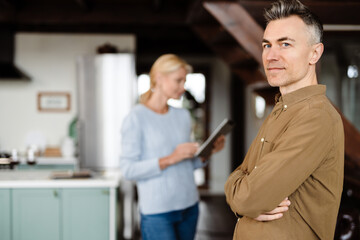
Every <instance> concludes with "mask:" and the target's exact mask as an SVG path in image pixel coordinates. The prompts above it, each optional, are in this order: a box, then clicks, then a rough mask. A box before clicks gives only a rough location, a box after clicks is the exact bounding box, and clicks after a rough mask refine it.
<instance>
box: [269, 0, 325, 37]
mask: <svg viewBox="0 0 360 240" xmlns="http://www.w3.org/2000/svg"><path fill="white" fill-rule="evenodd" d="M290 16H298V17H300V18H301V19H302V20H303V21H304V23H305V24H306V25H307V26H308V27H309V29H310V33H311V38H312V41H313V43H320V42H322V40H323V25H322V23H321V21H320V19H319V18H318V17H317V16H316V15H315V14H314V13H313V12H311V11H310V10H309V8H308V7H306V6H305V5H304V4H302V3H301V2H300V1H299V0H278V1H276V2H274V3H272V4H271V7H270V8H268V9H266V10H265V13H264V17H265V19H266V22H267V24H268V23H269V22H271V21H274V20H278V19H282V18H287V17H290Z"/></svg>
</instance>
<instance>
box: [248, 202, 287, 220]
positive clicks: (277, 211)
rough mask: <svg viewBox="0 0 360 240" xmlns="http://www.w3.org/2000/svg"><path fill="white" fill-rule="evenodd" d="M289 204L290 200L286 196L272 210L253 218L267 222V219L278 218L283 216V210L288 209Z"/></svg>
mask: <svg viewBox="0 0 360 240" xmlns="http://www.w3.org/2000/svg"><path fill="white" fill-rule="evenodd" d="M290 204H291V202H290V200H289V199H288V198H285V199H284V200H283V201H282V202H281V203H280V204H279V206H277V207H276V208H275V209H274V210H272V211H270V212H267V213H263V214H260V215H259V216H257V217H256V218H254V220H256V221H259V222H267V221H272V220H276V219H279V218H281V217H282V216H283V213H284V212H286V211H287V210H289V206H290Z"/></svg>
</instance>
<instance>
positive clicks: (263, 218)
mask: <svg viewBox="0 0 360 240" xmlns="http://www.w3.org/2000/svg"><path fill="white" fill-rule="evenodd" d="M282 216H283V214H282V213H277V214H273V215H267V214H262V215H259V216H258V217H257V218H254V219H255V220H257V221H260V222H267V221H272V220H276V219H279V218H281V217H282Z"/></svg>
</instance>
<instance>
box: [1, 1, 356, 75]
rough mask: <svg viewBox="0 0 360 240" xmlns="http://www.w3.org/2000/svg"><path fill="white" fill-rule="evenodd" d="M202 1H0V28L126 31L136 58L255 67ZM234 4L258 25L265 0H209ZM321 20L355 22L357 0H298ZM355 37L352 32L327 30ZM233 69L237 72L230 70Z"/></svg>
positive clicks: (335, 22)
mask: <svg viewBox="0 0 360 240" xmlns="http://www.w3.org/2000/svg"><path fill="white" fill-rule="evenodd" d="M204 2H205V1H204V0H51V1H49V0H0V31H1V29H3V30H10V31H13V32H62V33H128V34H135V35H136V41H137V42H136V52H137V56H138V58H139V57H141V56H159V55H161V54H163V53H168V52H172V53H176V54H180V55H191V56H199V55H201V56H204V55H205V56H208V55H217V56H220V57H222V58H226V62H227V63H229V64H230V65H231V66H239V65H241V66H242V68H258V63H257V62H256V61H255V60H254V57H253V56H251V54H249V53H248V52H247V51H246V50H244V49H243V46H241V45H239V43H238V42H237V41H236V40H235V39H234V37H232V36H231V34H229V33H228V32H227V31H226V30H225V29H224V27H223V26H222V25H221V23H219V22H218V20H216V19H215V18H214V17H213V15H212V14H210V13H209V12H208V10H206V9H205V8H204ZM206 2H211V3H219V2H224V3H237V4H240V5H241V6H242V7H243V8H244V9H245V10H246V11H247V12H248V13H249V14H250V16H251V18H253V19H254V20H255V21H256V22H257V24H259V25H260V26H261V27H262V28H264V26H265V23H264V19H263V16H262V14H263V9H264V8H266V7H268V6H269V5H270V3H271V2H272V1H270V0H247V1H242V0H239V1H230V0H226V1H224V0H223V1H213V0H209V1H206ZM303 2H304V3H305V4H306V5H307V6H309V7H310V9H312V10H313V11H314V12H315V13H316V14H317V15H319V17H320V19H322V21H323V23H324V24H347V25H349V24H351V25H356V24H360V17H359V16H358V14H359V10H360V1H355V0H351V1H350V0H344V1H343V0H316V1H315V0H313V1H309V0H307V1H305V0H304V1H303ZM326 34H327V35H329V36H332V37H333V36H335V37H336V36H347V35H350V36H356V37H359V31H357V32H355V33H354V32H351V33H349V32H327V33H326ZM233 70H235V71H236V70H237V68H236V69H233Z"/></svg>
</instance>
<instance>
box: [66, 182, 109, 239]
mask: <svg viewBox="0 0 360 240" xmlns="http://www.w3.org/2000/svg"><path fill="white" fill-rule="evenodd" d="M109 201H110V197H109V190H108V189H106V188H98V189H83V188H82V189H64V190H63V194H62V203H63V212H62V213H63V225H62V226H63V231H62V232H63V239H64V240H65V239H66V240H79V239H86V240H99V239H104V240H106V239H109V218H110V216H109Z"/></svg>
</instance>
